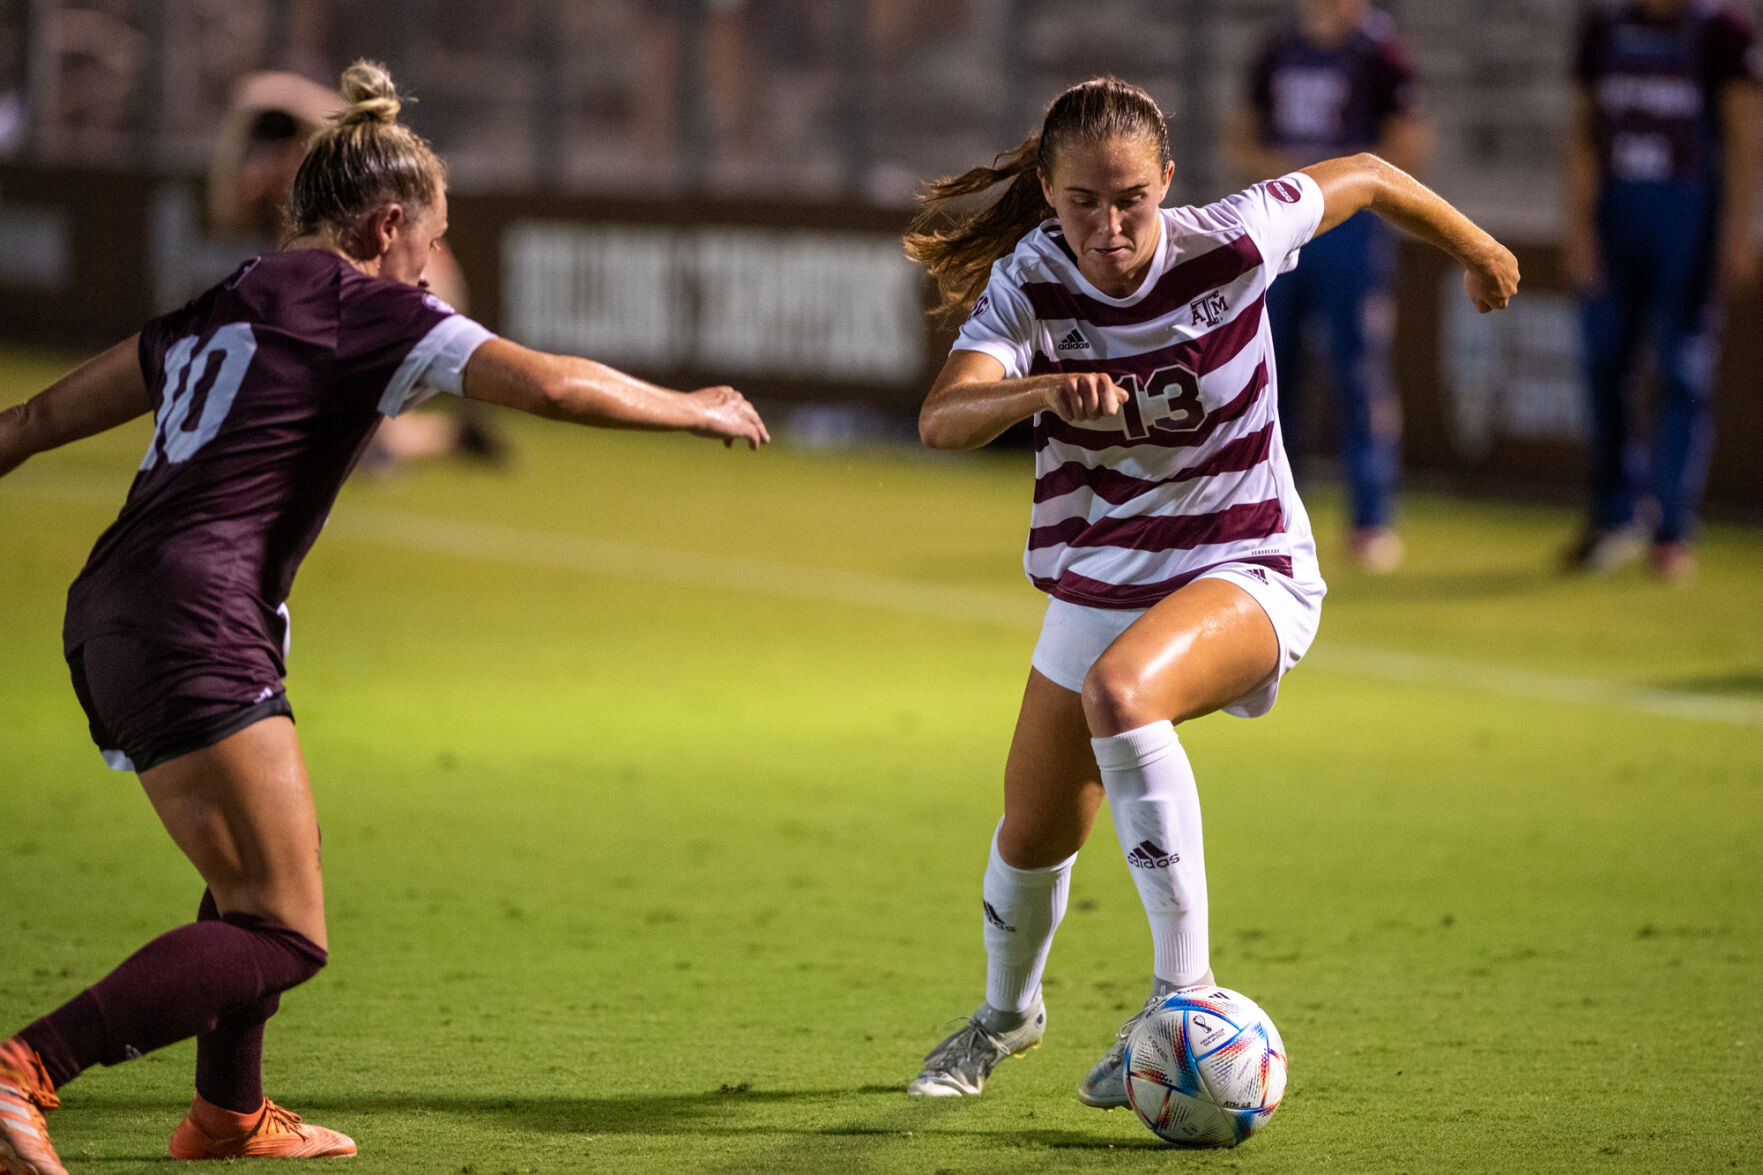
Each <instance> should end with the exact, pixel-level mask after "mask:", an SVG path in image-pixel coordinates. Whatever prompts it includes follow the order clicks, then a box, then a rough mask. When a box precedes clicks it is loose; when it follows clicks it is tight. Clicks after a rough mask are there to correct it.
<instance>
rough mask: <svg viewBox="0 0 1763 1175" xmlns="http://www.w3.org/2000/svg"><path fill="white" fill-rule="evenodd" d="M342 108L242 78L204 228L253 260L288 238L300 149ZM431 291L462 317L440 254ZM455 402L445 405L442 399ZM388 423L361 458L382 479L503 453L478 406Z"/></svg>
mask: <svg viewBox="0 0 1763 1175" xmlns="http://www.w3.org/2000/svg"><path fill="white" fill-rule="evenodd" d="M342 108H343V100H342V98H341V97H340V96H339V95H338V94H337V93H336V92H335V91H334V90H330V89H327V88H326V87H324V86H321V85H319V84H318V83H317V82H314V81H310V80H308V79H307V78H304V77H301V76H300V75H298V74H292V73H254V74H248V75H246V76H245V77H243V78H241V79H240V80H239V82H238V85H237V86H236V87H235V88H234V91H233V100H232V104H231V106H230V108H229V109H228V111H227V114H226V117H225V119H224V120H223V121H222V123H221V127H220V131H219V133H218V134H217V135H216V137H215V145H214V153H213V156H212V158H211V159H210V163H209V169H208V218H209V225H210V227H211V228H212V229H213V230H214V231H216V232H222V233H229V234H241V235H245V236H249V237H252V238H254V246H255V247H256V248H257V249H258V250H260V251H267V250H271V249H275V248H278V247H279V246H280V245H281V242H282V240H283V239H284V238H285V237H287V236H288V233H289V229H290V226H289V224H288V220H287V216H288V193H289V192H291V191H292V190H293V187H294V176H295V174H296V173H297V172H298V171H299V170H300V161H301V160H302V159H304V158H305V156H306V144H307V142H308V140H310V139H311V137H312V135H313V132H315V131H317V130H318V129H319V128H320V127H321V126H322V125H323V124H324V123H325V122H326V121H327V120H328V119H329V118H330V117H331V116H332V115H333V114H336V113H337V112H339V111H340V110H341V109H342ZM428 275H429V280H428V284H429V287H430V288H431V289H433V290H434V292H435V294H436V295H437V296H438V297H440V298H441V299H443V300H444V301H446V302H449V303H451V304H452V305H453V307H454V308H455V309H457V310H459V311H460V312H462V313H463V312H464V311H465V310H466V307H467V301H468V291H467V289H466V285H465V275H464V273H463V272H462V271H461V270H460V268H459V263H458V262H457V261H456V260H454V258H453V254H452V253H451V252H450V251H449V250H448V249H447V248H446V245H445V243H443V244H442V246H441V252H440V255H439V256H437V257H436V258H435V259H434V260H433V261H431V262H429V267H428ZM449 399H452V397H449ZM451 408H452V411H451V412H448V410H447V409H446V408H441V409H435V410H430V411H424V412H412V413H409V414H407V415H405V416H399V417H394V418H391V419H388V420H386V421H385V422H384V423H382V424H381V426H380V429H379V431H378V432H377V433H376V434H375V435H374V440H373V444H372V446H371V447H370V448H369V449H368V452H367V455H366V456H365V457H364V458H363V461H364V463H365V464H366V465H367V467H368V468H369V469H378V470H379V471H381V472H385V471H387V470H389V469H390V468H391V467H392V466H394V465H396V463H397V462H398V461H400V460H403V459H407V458H413V457H429V456H445V455H449V454H462V455H468V456H474V457H483V458H487V459H491V460H500V459H501V457H502V456H503V443H502V441H501V440H500V438H499V437H498V436H497V435H496V434H495V432H494V430H493V427H492V425H491V423H490V421H489V419H488V414H487V410H486V409H485V408H484V406H483V405H481V404H465V403H463V402H461V403H457V404H454V405H451Z"/></svg>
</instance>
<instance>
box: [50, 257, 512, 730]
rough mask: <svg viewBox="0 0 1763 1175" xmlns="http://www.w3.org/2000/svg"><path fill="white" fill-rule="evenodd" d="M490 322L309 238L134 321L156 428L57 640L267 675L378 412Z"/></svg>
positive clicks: (425, 382) (432, 375) (458, 384)
mask: <svg viewBox="0 0 1763 1175" xmlns="http://www.w3.org/2000/svg"><path fill="white" fill-rule="evenodd" d="M490 337H492V336H491V335H490V333H489V332H488V331H486V330H485V329H484V328H483V327H481V326H479V325H478V324H477V323H475V322H473V321H472V320H471V319H469V318H466V317H464V316H463V315H460V314H457V313H455V312H454V311H453V309H452V308H451V307H449V306H448V305H447V304H446V303H444V302H442V301H441V300H440V299H438V298H436V297H434V296H433V295H430V294H427V293H424V292H423V291H422V290H420V289H417V288H416V287H413V286H406V285H402V284H399V283H397V282H391V281H384V280H381V279H379V278H372V277H368V276H366V275H364V274H362V273H361V272H359V271H358V270H356V269H355V268H354V267H353V266H351V265H350V264H348V263H347V262H345V261H344V260H343V259H342V258H340V257H338V256H337V255H335V254H333V253H329V252H324V251H320V250H296V251H291V252H285V253H271V254H266V255H265V256H262V257H258V258H256V259H255V260H252V261H248V262H246V263H245V264H244V265H243V266H241V267H240V268H239V269H238V270H237V271H236V272H235V273H233V275H232V276H231V277H229V278H228V279H227V280H226V281H224V282H222V283H221V284H220V285H218V286H216V287H214V288H213V289H211V290H209V291H208V292H207V293H205V294H203V295H202V296H201V297H199V298H197V299H196V300H195V301H193V302H191V303H190V304H189V305H187V306H185V307H184V308H183V309H181V310H177V311H174V312H172V313H171V314H167V315H165V316H164V317H162V318H157V319H154V320H153V321H152V322H150V323H148V324H147V325H146V326H145V327H144V328H143V329H142V331H141V343H140V355H141V370H142V372H143V374H144V375H145V376H146V380H147V387H148V391H149V394H150V396H151V398H152V401H153V407H154V415H155V419H156V427H155V429H154V433H153V441H152V443H151V445H149V446H148V449H147V455H146V456H145V457H144V458H143V459H142V461H141V469H140V472H139V473H138V474H137V475H136V477H135V481H134V484H133V485H132V486H131V487H130V489H129V494H128V499H127V501H126V502H125V503H124V505H123V509H122V514H121V515H120V516H119V517H118V518H117V520H116V522H115V523H114V524H113V525H112V526H111V527H110V529H108V530H107V531H105V532H104V534H103V536H102V537H101V538H99V540H98V545H97V547H96V548H94V550H93V551H92V556H91V558H90V559H89V560H88V561H87V563H86V567H85V570H83V571H82V572H80V575H79V578H78V579H76V580H75V581H74V584H73V587H72V589H71V590H70V591H69V592H68V608H67V622H66V625H65V627H64V630H63V641H64V643H65V646H66V649H67V651H68V652H69V654H72V653H73V652H74V651H75V650H76V649H78V648H79V647H80V646H81V645H83V644H84V643H85V642H86V641H88V640H90V639H92V638H94V637H100V636H105V637H128V638H130V639H131V640H132V641H135V642H139V643H140V644H141V645H143V646H146V647H150V648H152V649H155V650H159V651H160V652H159V656H160V657H162V658H164V659H166V660H168V661H175V662H177V663H179V664H183V665H186V666H188V667H190V668H192V669H193V668H195V667H196V666H197V665H200V666H201V667H202V668H203V670H204V672H205V675H206V677H207V678H208V679H209V680H214V681H222V682H227V683H231V684H229V686H228V687H227V692H228V693H231V692H232V691H233V690H235V689H236V691H237V692H238V694H239V695H240V696H239V702H240V704H241V705H249V704H251V703H253V702H260V701H262V700H263V698H264V697H267V696H269V694H270V693H271V692H274V691H278V690H279V689H280V688H281V676H282V673H283V671H284V670H283V665H282V650H281V637H282V633H283V626H282V620H281V618H280V617H278V616H277V615H276V610H277V608H278V607H279V606H280V604H281V603H282V601H283V600H284V599H285V598H286V597H287V594H288V589H289V587H290V586H292V584H293V582H294V573H295V571H296V570H297V569H298V568H299V565H300V560H301V559H302V558H303V557H304V556H305V554H306V552H307V550H308V548H310V547H311V546H312V543H313V540H314V539H316V538H317V537H318V532H319V529H320V528H321V527H322V526H323V525H324V520H325V516H326V515H327V514H328V513H329V512H330V508H331V503H332V502H333V501H334V500H335V498H336V495H337V490H338V488H339V487H340V486H341V485H342V482H343V479H344V478H345V477H346V476H348V474H349V471H350V469H351V468H353V467H354V464H355V461H356V459H357V458H358V457H359V456H360V455H361V452H362V450H363V449H364V448H365V447H366V445H367V442H368V440H369V438H371V437H372V435H373V432H374V429H375V428H376V427H377V425H378V423H379V421H380V420H381V419H382V417H384V416H388V415H396V414H397V413H398V412H400V411H402V410H403V409H404V408H406V407H408V406H410V405H411V404H413V403H415V402H417V401H419V400H421V399H425V398H426V397H427V396H428V395H432V394H433V392H434V391H436V390H441V391H450V392H453V393H456V394H457V393H459V392H460V391H461V390H462V380H463V371H464V368H465V363H466V360H467V359H468V358H470V355H471V353H472V351H473V350H475V349H476V348H477V346H478V345H479V344H480V343H482V342H483V341H484V340H485V339H487V338H490Z"/></svg>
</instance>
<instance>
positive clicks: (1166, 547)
mask: <svg viewBox="0 0 1763 1175" xmlns="http://www.w3.org/2000/svg"><path fill="white" fill-rule="evenodd" d="M1321 218H1322V192H1321V190H1320V189H1319V188H1317V186H1316V184H1315V181H1313V180H1312V179H1310V177H1309V176H1306V175H1302V174H1298V173H1294V174H1292V175H1288V176H1285V177H1283V178H1281V179H1276V180H1269V181H1267V182H1266V183H1261V184H1256V185H1255V186H1254V187H1252V188H1249V189H1248V190H1246V191H1243V192H1239V193H1237V194H1236V195H1234V196H1229V197H1226V198H1225V199H1223V200H1220V201H1219V202H1218V203H1216V204H1208V205H1206V206H1205V207H1200V208H1193V207H1189V208H1165V209H1162V215H1161V222H1162V234H1163V239H1162V241H1161V243H1160V244H1159V245H1158V248H1157V252H1156V255H1155V257H1154V259H1153V260H1152V263H1151V269H1150V272H1148V273H1147V274H1146V275H1145V280H1144V284H1142V285H1141V286H1140V287H1139V288H1138V290H1137V291H1136V292H1134V293H1133V294H1131V295H1130V296H1128V297H1125V298H1111V297H1109V296H1108V295H1106V294H1104V293H1102V292H1101V291H1100V290H1098V289H1097V288H1096V287H1095V286H1093V285H1091V284H1090V283H1089V282H1088V281H1087V280H1086V279H1085V278H1084V277H1083V275H1082V274H1080V273H1079V272H1078V268H1077V261H1076V259H1075V258H1074V256H1073V254H1072V252H1071V250H1070V248H1069V246H1067V244H1066V243H1065V239H1064V237H1063V235H1062V234H1061V233H1060V231H1059V224H1058V222H1057V221H1052V220H1049V221H1047V222H1046V223H1044V224H1042V225H1041V226H1040V227H1039V228H1037V229H1035V230H1034V231H1033V232H1031V233H1029V234H1028V235H1027V236H1025V237H1024V238H1023V239H1022V241H1021V242H1020V243H1019V244H1018V245H1017V246H1016V250H1015V252H1013V253H1011V254H1010V255H1009V256H1008V257H1004V258H1001V259H1000V260H999V261H998V262H997V263H996V264H995V265H993V266H992V276H991V281H990V283H989V284H988V285H987V286H986V290H985V293H984V294H982V295H981V296H980V298H979V301H978V302H977V303H976V304H975V305H974V309H973V313H972V315H971V316H970V317H969V318H968V320H967V323H966V325H964V326H963V327H962V328H961V334H960V337H959V338H958V339H957V340H956V342H955V349H956V350H964V351H979V352H982V353H984V354H987V355H990V356H992V357H993V358H995V359H997V360H998V361H999V362H1000V363H1002V364H1003V365H1004V370H1005V375H1006V376H1007V377H1010V378H1016V377H1023V376H1030V375H1041V374H1045V373H1050V372H1058V371H1105V372H1107V373H1108V374H1109V376H1110V377H1112V378H1113V380H1114V382H1115V383H1117V384H1119V385H1120V386H1121V387H1123V388H1125V389H1127V390H1128V391H1130V392H1131V393H1132V395H1133V398H1132V399H1131V400H1130V401H1128V403H1127V404H1126V405H1125V407H1124V408H1123V409H1122V410H1121V411H1120V412H1119V413H1118V414H1117V415H1115V416H1113V417H1105V418H1103V419H1101V420H1095V421H1090V422H1087V423H1085V424H1082V425H1074V424H1068V423H1066V422H1065V421H1063V420H1061V419H1059V417H1058V416H1057V415H1056V414H1054V413H1053V412H1050V411H1042V412H1040V413H1037V414H1036V416H1035V418H1034V444H1035V502H1034V513H1033V515H1032V520H1031V523H1030V529H1029V533H1028V549H1027V552H1026V553H1025V555H1024V557H1023V565H1024V567H1025V569H1026V570H1027V572H1028V576H1029V578H1030V579H1031V580H1033V581H1034V584H1035V586H1036V587H1039V588H1040V589H1041V590H1042V591H1045V592H1049V593H1051V594H1052V595H1053V596H1055V597H1057V598H1059V599H1061V600H1066V601H1068V602H1070V603H1074V604H1084V605H1088V606H1090V607H1094V608H1148V607H1150V606H1151V605H1152V604H1155V603H1156V602H1157V601H1158V600H1161V599H1162V598H1163V597H1165V596H1167V595H1169V594H1170V593H1171V592H1173V591H1175V590H1176V589H1177V588H1179V587H1181V586H1183V585H1184V584H1187V583H1189V582H1191V581H1193V580H1194V579H1197V578H1199V577H1200V576H1201V575H1202V574H1204V573H1205V572H1206V571H1207V570H1209V569H1211V568H1213V567H1216V566H1218V565H1219V564H1221V563H1249V564H1255V565H1259V566H1262V567H1266V568H1268V569H1270V570H1274V571H1278V572H1279V573H1281V574H1284V575H1288V576H1295V577H1296V578H1298V579H1302V580H1311V579H1317V580H1319V579H1320V574H1319V571H1318V569H1317V565H1316V547H1315V543H1314V542H1313V540H1312V539H1311V535H1310V519H1309V517H1308V515H1306V514H1305V513H1304V506H1303V503H1302V502H1300V501H1299V500H1298V495H1297V491H1296V490H1295V489H1294V488H1293V485H1292V474H1291V467H1290V466H1289V465H1288V464H1287V462H1286V455H1285V449H1284V446H1283V445H1282V443H1281V440H1280V431H1279V420H1278V416H1277V414H1276V412H1275V407H1276V405H1277V403H1278V395H1277V385H1276V383H1275V378H1276V377H1275V375H1274V370H1273V339H1272V336H1271V334H1270V333H1269V330H1268V325H1267V312H1266V307H1265V298H1266V293H1267V286H1268V283H1270V282H1271V281H1272V280H1273V278H1274V276H1275V275H1276V274H1278V273H1281V272H1283V271H1284V270H1287V269H1290V268H1291V267H1292V265H1294V264H1295V263H1296V260H1297V250H1298V247H1299V246H1300V245H1302V244H1304V243H1305V242H1306V241H1308V240H1309V239H1310V237H1311V236H1312V235H1313V234H1314V233H1315V231H1316V226H1317V224H1318V223H1319V222H1320V221H1321Z"/></svg>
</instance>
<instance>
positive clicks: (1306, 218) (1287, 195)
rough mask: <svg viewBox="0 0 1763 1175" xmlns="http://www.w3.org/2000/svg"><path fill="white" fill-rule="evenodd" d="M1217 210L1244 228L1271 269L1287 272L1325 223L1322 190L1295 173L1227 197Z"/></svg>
mask: <svg viewBox="0 0 1763 1175" xmlns="http://www.w3.org/2000/svg"><path fill="white" fill-rule="evenodd" d="M1215 207H1216V208H1217V210H1218V211H1219V212H1221V213H1222V214H1223V215H1224V217H1225V218H1226V219H1232V220H1235V221H1237V222H1238V223H1240V224H1241V225H1242V226H1243V228H1244V229H1245V230H1246V231H1247V232H1248V234H1249V239H1250V240H1252V241H1254V242H1255V247H1256V248H1257V249H1259V250H1260V251H1261V256H1262V258H1263V260H1264V261H1265V263H1266V265H1267V267H1268V269H1269V270H1271V271H1272V272H1274V273H1284V272H1285V271H1286V270H1288V269H1290V268H1292V266H1294V265H1296V264H1297V263H1298V249H1299V248H1300V247H1301V246H1303V245H1304V244H1306V243H1307V242H1308V241H1309V240H1310V238H1311V237H1313V236H1315V235H1316V226H1317V225H1319V224H1321V223H1322V189H1321V188H1319V187H1317V186H1316V181H1315V180H1313V179H1311V178H1310V177H1309V176H1307V175H1305V174H1304V173H1303V172H1301V171H1294V172H1292V173H1290V174H1289V175H1283V176H1281V177H1279V178H1278V179H1272V180H1266V181H1263V182H1262V183H1258V184H1256V185H1254V186H1253V187H1250V188H1246V189H1244V190H1243V191H1241V192H1238V193H1237V194H1236V195H1234V196H1226V197H1225V198H1224V199H1223V200H1222V201H1220V202H1219V204H1218V205H1217V206H1215Z"/></svg>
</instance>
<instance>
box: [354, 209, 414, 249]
mask: <svg viewBox="0 0 1763 1175" xmlns="http://www.w3.org/2000/svg"><path fill="white" fill-rule="evenodd" d="M409 221H410V217H409V215H408V214H407V213H406V212H405V211H404V205H402V204H399V203H398V202H396V201H393V202H392V203H390V204H381V205H380V206H379V207H378V208H376V209H374V210H373V214H372V215H371V216H369V217H368V218H367V220H366V222H365V223H364V224H363V225H362V236H363V237H364V238H365V239H364V240H363V241H362V244H363V245H364V246H365V247H366V252H367V253H368V255H369V256H371V257H376V258H377V257H384V256H385V255H386V253H387V252H388V251H390V249H391V248H392V242H393V241H395V240H397V238H398V234H399V233H402V232H405V231H407V230H408V229H409V227H410V224H409Z"/></svg>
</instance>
